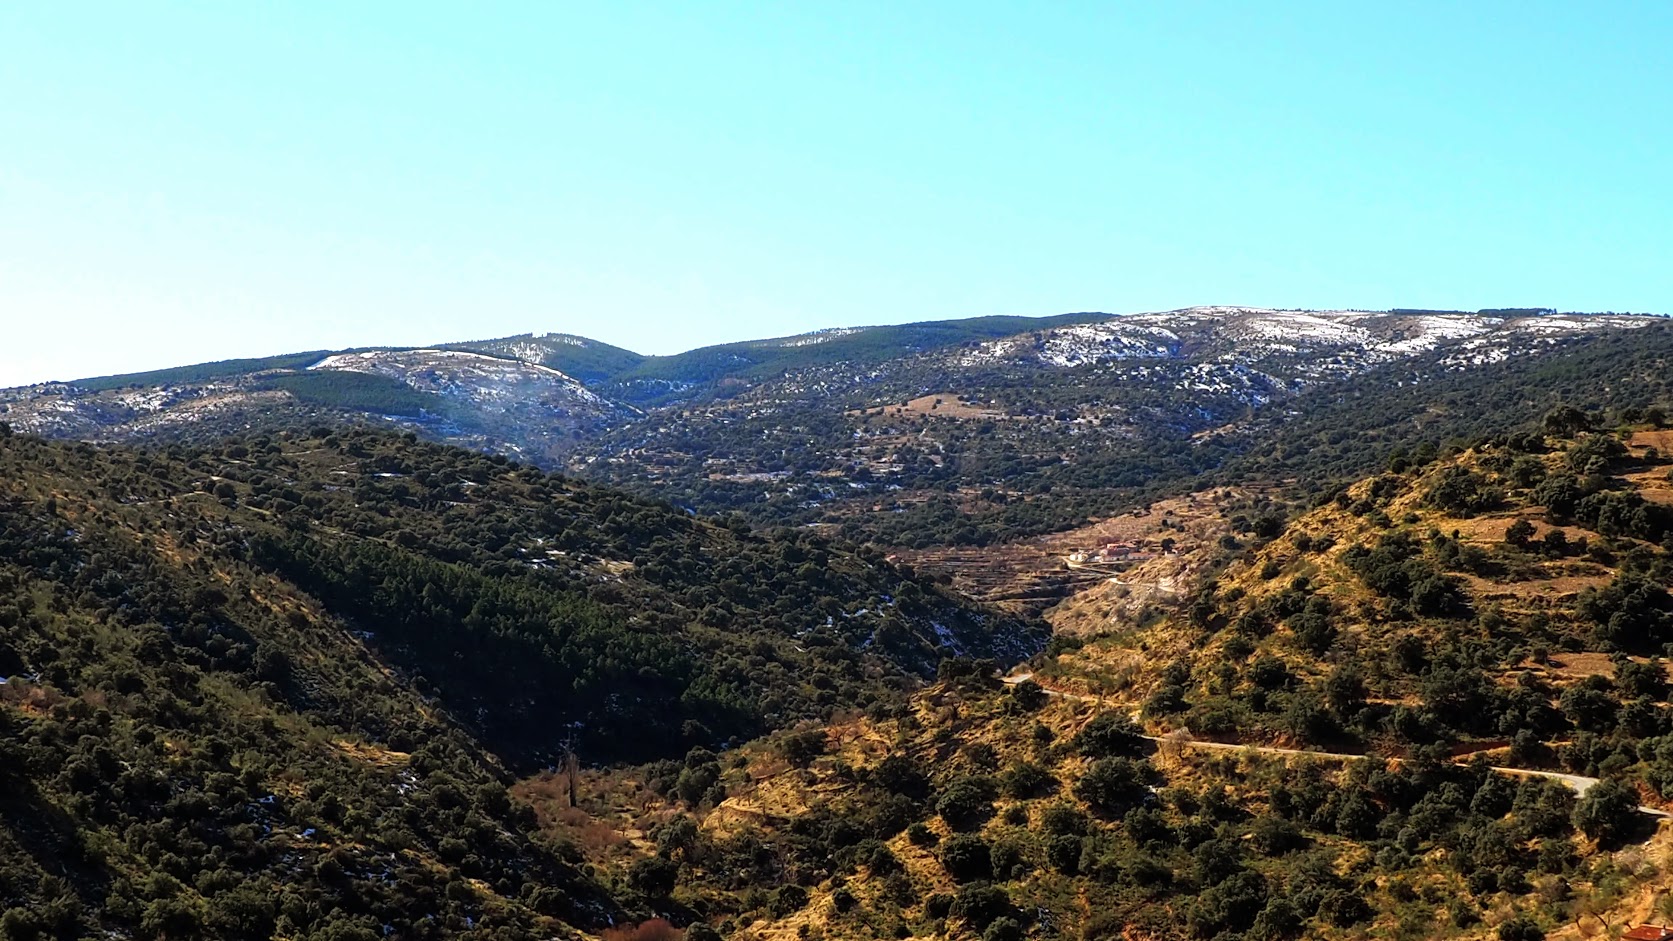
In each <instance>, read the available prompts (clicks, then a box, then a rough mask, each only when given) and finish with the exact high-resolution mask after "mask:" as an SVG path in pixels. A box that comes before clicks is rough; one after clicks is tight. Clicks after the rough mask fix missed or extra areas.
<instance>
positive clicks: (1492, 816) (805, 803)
mask: <svg viewBox="0 0 1673 941" xmlns="http://www.w3.org/2000/svg"><path fill="white" fill-rule="evenodd" d="M1670 406H1673V325H1669V324H1668V323H1666V322H1664V321H1662V320H1660V319H1658V318H1649V317H1629V316H1623V315H1598V316H1582V315H1561V314H1555V313H1551V312H1536V311H1496V312H1480V313H1474V314H1464V313H1443V312H1421V311H1406V312H1400V311H1394V312H1384V313H1365V312H1352V311H1326V312H1316V311H1314V312H1303V311H1270V310H1257V309H1250V308H1192V309H1187V310H1181V311H1172V312H1166V313H1159V314H1145V315H1129V316H1121V317H1110V316H1107V315H1100V314H1074V315H1067V316H1064V317H1059V318H1046V319H1042V320H1039V321H1029V320H1026V319H1025V318H984V319H979V320H975V321H952V322H944V323H937V324H915V325H907V326H902V327H881V328H858V329H848V330H834V331H821V332H818V333H814V334H808V335H805V336H802V337H793V338H785V339H780V340H770V341H756V342H753V343H746V344H732V345H728V346H725V347H716V348H710V349H707V350H698V351H693V352H692V353H689V354H682V355H680V356H675V357H645V356H641V355H639V354H637V353H633V352H631V351H627V350H622V349H619V348H615V347H608V346H606V345H603V344H596V343H594V342H593V341H589V340H586V339H584V338H580V337H573V336H567V335H558V334H548V335H533V334H531V335H527V336H524V337H512V338H506V339H504V340H493V341H483V342H478V343H460V344H443V345H438V346H436V347H434V348H427V349H414V350H397V349H373V350H351V351H326V352H317V353H306V354H297V355H295V356H282V357H274V358H271V359H266V360H253V361H242V362H236V363H224V364H206V365H203V366H195V367H183V368H181V369H178V370H168V371H164V372H163V373H157V374H149V375H142V376H125V377H110V378H107V379H96V380H86V381H81V382H75V383H66V384H53V385H48V386H38V387H30V388H25V389H14V390H5V391H4V392H0V407H3V408H4V412H3V413H0V423H3V424H0V548H3V549H4V552H3V553H0V680H3V682H0V758H3V759H4V761H3V762H0V852H3V856H0V938H4V939H5V941H12V939H14V938H19V939H23V938H27V939H29V941H36V939H44V938H49V937H51V938H70V939H79V938H80V937H83V936H92V935H102V936H107V937H118V938H130V937H131V938H144V939H157V941H163V939H173V938H180V937H197V936H206V937H284V938H296V939H313V938H323V939H340V938H352V939H356V941H358V939H361V938H370V937H400V938H415V939H417V938H451V937H469V938H483V939H490V938H492V939H500V938H507V939H511V938H516V939H521V938H551V937H575V938H582V937H592V938H609V939H638V941H653V939H667V938H677V937H683V938H686V939H690V941H706V939H713V938H736V939H741V941H767V939H780V938H782V939H790V938H796V939H798V941H802V939H828V941H839V939H855V941H859V939H870V938H879V937H894V938H913V937H926V938H927V937H946V938H959V939H965V938H968V939H976V938H980V939H984V941H1016V939H1022V938H1041V939H1059V938H1061V939H1087V941H1090V939H1099V938H1108V937H1126V938H1131V939H1162V938H1180V937H1187V938H1233V939H1239V938H1240V939H1245V941H1284V939H1294V938H1326V939H1342V941H1347V939H1369V938H1460V939H1465V938H1471V939H1473V938H1500V939H1504V938H1526V937H1536V936H1537V937H1550V938H1591V937H1612V936H1615V933H1618V931H1619V929H1620V928H1621V927H1622V926H1624V925H1626V924H1628V923H1629V922H1630V923H1637V922H1638V921H1644V920H1653V919H1656V918H1660V917H1664V915H1669V914H1673V913H1669V912H1668V911H1667V908H1668V907H1667V905H1666V904H1665V899H1666V896H1665V894H1664V890H1665V888H1666V887H1667V885H1668V884H1669V880H1673V863H1670V860H1673V828H1669V827H1666V826H1663V825H1662V824H1661V823H1660V821H1661V820H1662V818H1663V817H1664V816H1665V814H1666V813H1667V812H1668V809H1669V808H1673V770H1670V769H1673V764H1670V762H1673V745H1670V744H1669V742H1670V741H1673V706H1670V705H1669V700H1670V694H1669V689H1670V681H1673V672H1670V670H1669V662H1668V660H1667V659H1666V657H1667V655H1668V653H1669V652H1670V651H1673V595H1669V593H1668V590H1667V589H1668V586H1669V585H1670V584H1673V569H1670V567H1669V566H1670V565H1673V562H1670V560H1673V430H1669V428H1668V424H1669V414H1670Z"/></svg>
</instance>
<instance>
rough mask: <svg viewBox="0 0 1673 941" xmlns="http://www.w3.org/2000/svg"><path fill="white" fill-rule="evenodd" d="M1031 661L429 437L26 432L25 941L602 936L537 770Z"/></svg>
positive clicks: (10, 761)
mask: <svg viewBox="0 0 1673 941" xmlns="http://www.w3.org/2000/svg"><path fill="white" fill-rule="evenodd" d="M1036 637H1037V629H1036V628H1034V627H1033V626H1031V625H1029V624H1027V623H1024V622H1020V621H1016V620H1013V619H1007V618H1005V617H1002V616H999V615H997V614H995V613H993V612H989V611H986V610H980V609H976V608H973V607H971V606H969V605H967V604H964V603H961V602H959V601H958V600H956V599H954V598H952V597H950V596H948V595H946V594H945V593H944V592H943V590H942V589H940V588H939V587H938V586H936V585H934V584H932V583H929V582H927V581H923V580H920V579H916V578H913V577H910V576H907V575H904V574H902V573H901V572H899V571H897V570H895V569H894V568H893V567H891V566H889V565H888V564H887V563H886V562H884V560H883V559H882V558H881V557H879V556H877V555H875V554H866V555H860V554H855V553H854V552H851V551H848V550H846V549H843V548H841V547H838V546H833V545H831V544H829V543H828V542H826V541H825V540H824V539H822V538H820V537H818V536H817V535H815V534H813V533H811V532H807V531H800V532H788V533H783V534H778V535H762V534H757V533H753V532H750V531H748V530H747V529H744V528H742V527H741V526H733V527H728V526H722V525H717V524H715V523H712V522H707V521H703V520H699V519H695V518H692V517H691V516H689V515H688V514H686V513H683V512H681V511H678V510H675V509H673V508H671V507H668V506H666V505H663V504H657V503H654V502H650V501H646V500H642V499H638V498H633V497H627V496H623V495H621V494H618V493H613V492H610V491H606V490H600V489H597V488H593V487H589V486H586V485H582V484H579V483H576V482H574V481H569V480H565V479H562V478H558V477H552V476H548V475H546V474H544V473H541V472H539V471H535V470H532V469H530V468H526V467H519V466H517V465H515V464H512V463H510V462H508V461H506V460H505V459H503V458H489V457H485V456H482V455H479V454H474V453H472V452H467V451H461V450H456V449H449V448H443V447H438V446H431V445H424V444H419V443H417V442H416V441H414V440H412V439H410V438H403V437H400V436H395V435H390V434H382V433H373V432H364V431H350V432H345V433H340V434H332V433H329V432H328V431H327V430H326V429H320V431H319V433H318V434H312V435H310V434H294V435H276V436H272V437H257V438H252V439H248V440H243V441H233V442H224V443H222V444H220V445H218V446H216V447H213V448H207V449H196V448H187V447H174V448H170V449H167V450H156V451H141V450H132V449H123V448H100V447H93V446H90V445H84V444H67V443H51V442H46V441H42V440H40V439H36V438H32V437H28V436H22V435H11V434H9V433H7V432H6V431H5V430H4V428H3V426H0V680H4V682H3V683H0V937H4V938H6V939H7V941H13V939H35V938H71V939H74V938H81V937H86V936H93V935H101V934H103V933H105V932H115V933H116V934H117V935H121V936H134V937H143V938H186V937H204V936H208V937H251V938H257V937H269V936H273V935H278V936H283V937H292V938H356V939H358V938H372V937H383V936H385V935H387V934H390V933H393V934H395V935H398V936H400V937H407V938H427V937H482V938H524V937H550V936H552V935H553V934H562V933H563V932H564V931H566V930H567V929H565V928H564V925H565V924H569V925H578V926H598V925H602V924H603V923H605V921H606V920H607V919H609V918H611V917H620V916H621V914H622V913H621V911H620V910H619V908H618V907H617V903H616V902H613V901H611V898H610V894H609V893H608V892H606V891H605V889H604V888H602V887H600V886H598V885H596V884H595V883H594V882H593V881H592V879H591V878H590V877H588V876H586V875H584V874H582V873H581V872H580V871H578V870H577V869H576V868H575V866H574V860H573V854H572V853H571V851H569V850H567V849H566V848H564V847H563V846H561V845H558V844H553V843H550V842H548V841H544V840H542V839H539V838H535V837H532V836H531V833H532V832H533V828H532V817H530V816H529V815H528V814H527V812H526V811H524V810H519V809H518V808H517V807H515V806H514V805H513V804H512V803H511V802H510V800H509V799H508V796H507V789H506V785H507V783H508V781H509V774H508V770H507V769H516V768H519V767H525V768H526V767H528V766H530V765H532V764H535V763H539V762H544V761H548V760H552V759H554V758H556V757H558V756H559V755H561V754H562V753H563V751H564V749H565V748H566V747H567V746H569V745H571V744H573V745H574V747H575V748H576V749H577V750H578V751H579V753H580V754H581V755H582V756H583V758H585V759H586V760H589V761H596V760H605V759H612V758H652V757H657V756H658V755H664V754H683V753H684V752H685V751H686V750H687V749H688V748H690V747H692V746H694V745H704V744H708V745H719V744H720V743H722V742H724V741H726V740H728V739H733V738H742V737H749V736H754V735H757V734H760V733H763V732H766V731H770V730H772V729H774V728H776V727H778V726H781V725H786V724H788V723H790V722H792V721H794V720H797V719H818V718H825V717H829V716H831V715H832V714H834V713H835V712H836V710H838V709H839V708H849V707H852V706H853V705H855V704H859V705H864V704H867V703H873V702H890V701H896V700H897V699H898V694H899V691H902V690H905V689H908V688H910V687H911V686H913V685H914V684H915V682H916V680H917V677H918V676H919V675H921V674H923V673H924V672H927V671H928V670H930V669H932V667H933V664H934V662H935V661H936V659H937V656H936V653H935V648H936V646H937V644H939V643H955V644H956V643H963V644H968V646H969V648H970V649H971V650H972V651H973V652H985V653H993V654H997V653H1000V652H1001V651H1009V652H1010V655H1012V656H1019V657H1020V656H1024V655H1026V654H1027V653H1029V652H1031V651H1032V650H1033V649H1034V648H1035V647H1036V646H1037V640H1036Z"/></svg>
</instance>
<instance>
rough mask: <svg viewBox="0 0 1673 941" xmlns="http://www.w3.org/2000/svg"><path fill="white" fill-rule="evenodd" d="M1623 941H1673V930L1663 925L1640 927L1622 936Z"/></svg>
mask: <svg viewBox="0 0 1673 941" xmlns="http://www.w3.org/2000/svg"><path fill="white" fill-rule="evenodd" d="M1621 938H1622V939H1623V941H1673V928H1664V927H1662V926H1661V925H1639V926H1638V927H1636V928H1634V929H1632V930H1631V931H1628V932H1627V933H1626V934H1623V935H1621Z"/></svg>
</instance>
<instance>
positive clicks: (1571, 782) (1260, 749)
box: [999, 671, 1673, 819]
mask: <svg viewBox="0 0 1673 941" xmlns="http://www.w3.org/2000/svg"><path fill="white" fill-rule="evenodd" d="M1033 678H1034V674H1033V673H1032V672H1026V671H1025V672H1022V673H1013V674H1011V675H1009V676H1002V677H1000V678H999V681H1000V682H1001V683H1004V684H1005V685H1007V686H1015V685H1017V684H1018V683H1021V682H1023V681H1025V680H1031V679H1033ZM1040 689H1041V690H1042V691H1044V692H1045V694H1046V695H1047V696H1054V697H1056V698H1058V699H1070V700H1074V701H1075V702H1089V703H1094V704H1096V703H1098V702H1099V699H1098V697H1096V696H1087V695H1084V694H1081V693H1065V692H1062V691H1061V690H1055V689H1052V688H1051V687H1049V686H1045V685H1041V686H1040ZM1135 718H1136V717H1135ZM1144 738H1145V739H1146V740H1147V741H1151V742H1156V743H1158V744H1172V745H1178V746H1182V747H1184V748H1200V749H1205V750H1209V751H1251V752H1255V753H1256V754H1261V755H1279V756H1282V757H1285V758H1315V759H1320V760H1324V761H1360V760H1361V759H1366V758H1373V759H1377V756H1375V755H1349V754H1344V753H1342V752H1328V751H1307V750H1305V749H1300V748H1276V747H1273V746H1270V745H1236V744H1228V743H1226V742H1204V741H1199V740H1197V739H1194V738H1174V737H1168V738H1158V737H1157V736H1154V735H1146V736H1144ZM1377 760H1387V759H1377ZM1393 760H1395V761H1399V759H1398V758H1396V759H1393ZM1493 770H1494V771H1497V772H1499V773H1500V774H1509V775H1514V776H1516V777H1524V778H1549V779H1551V780H1553V781H1561V782H1562V783H1564V784H1566V785H1568V786H1569V787H1571V788H1573V789H1574V792H1575V793H1576V794H1585V793H1586V792H1587V791H1589V790H1591V788H1592V785H1594V784H1597V783H1598V779H1597V778H1588V777H1586V776H1585V775H1580V774H1562V773H1561V772H1557V771H1530V770H1528V769H1527V768H1501V767H1498V766H1494V767H1493ZM1638 812H1639V813H1641V814H1648V815H1650V816H1652V817H1661V818H1663V819H1673V813H1668V812H1667V811H1665V810H1657V809H1656V808H1654V807H1645V806H1643V805H1640V806H1639V808H1638Z"/></svg>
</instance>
